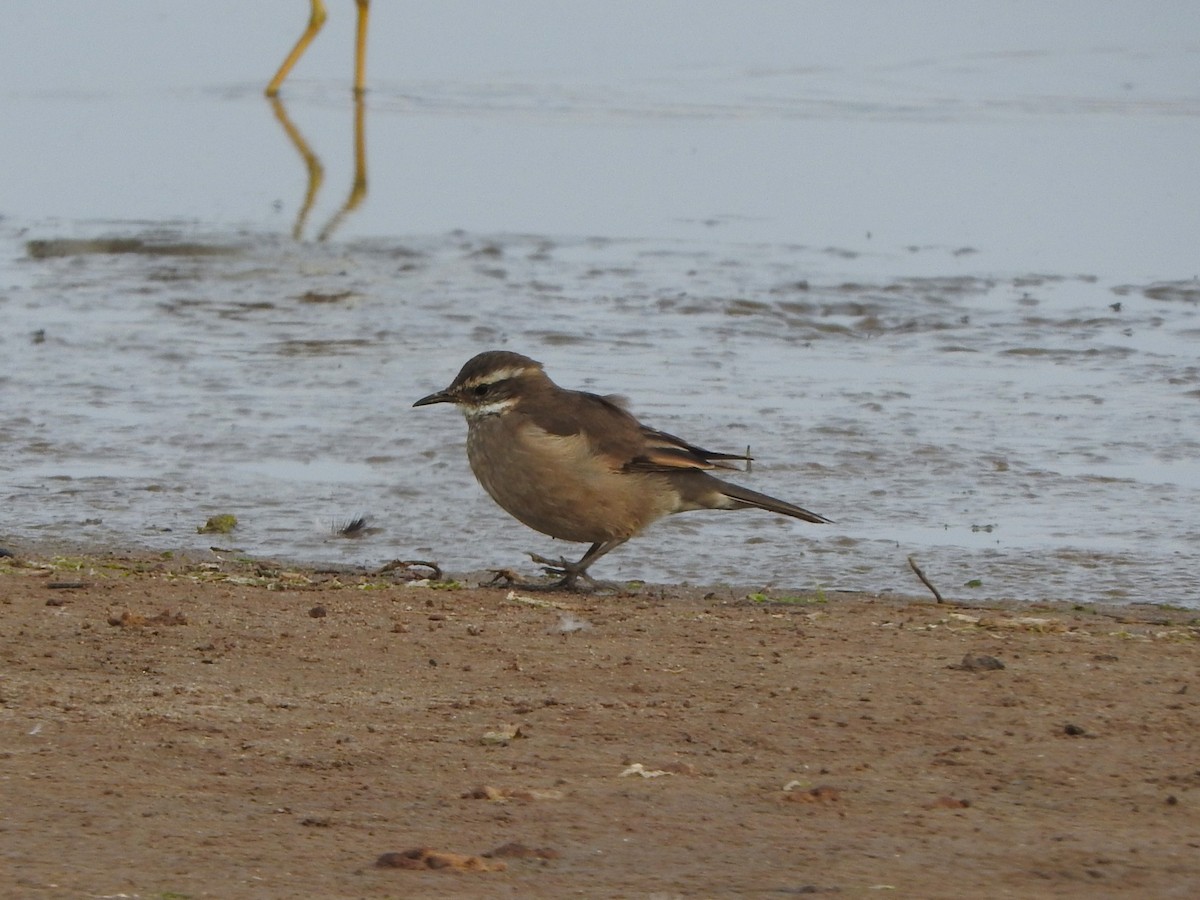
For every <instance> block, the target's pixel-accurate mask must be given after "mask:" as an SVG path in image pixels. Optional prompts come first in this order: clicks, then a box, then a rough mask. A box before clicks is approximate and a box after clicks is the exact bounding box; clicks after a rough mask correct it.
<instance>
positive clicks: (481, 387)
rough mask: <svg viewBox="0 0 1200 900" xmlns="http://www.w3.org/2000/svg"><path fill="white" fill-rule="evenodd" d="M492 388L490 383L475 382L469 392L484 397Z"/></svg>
mask: <svg viewBox="0 0 1200 900" xmlns="http://www.w3.org/2000/svg"><path fill="white" fill-rule="evenodd" d="M491 389H492V386H491V385H490V384H477V385H475V387H473V388H472V389H471V393H472V394H474V395H475V396H476V397H486V396H487V392H488V391H490V390H491Z"/></svg>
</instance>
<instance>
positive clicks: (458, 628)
mask: <svg viewBox="0 0 1200 900" xmlns="http://www.w3.org/2000/svg"><path fill="white" fill-rule="evenodd" d="M415 574H420V573H418V572H415V571H412V570H409V569H404V568H401V569H397V570H394V571H392V572H390V573H387V574H385V575H377V574H376V575H367V574H355V573H354V572H352V571H341V572H331V571H317V570H313V569H302V568H297V567H287V566H281V565H277V564H273V563H270V562H266V561H258V562H241V563H233V562H228V561H222V560H220V559H218V558H216V557H210V558H208V559H204V560H191V561H187V560H183V559H180V558H163V557H162V556H157V555H156V556H148V555H141V556H132V557H131V556H118V555H105V556H94V557H89V558H81V557H72V558H66V557H59V558H49V557H26V558H22V559H7V560H0V621H2V622H3V628H0V669H2V671H3V675H2V676H0V729H2V730H0V735H2V737H0V756H2V757H3V762H4V777H3V784H4V796H5V803H4V808H3V811H2V813H0V831H2V832H3V835H4V840H3V842H2V849H0V857H2V858H3V863H4V868H5V871H6V880H7V882H8V883H9V885H10V889H11V890H13V891H15V892H17V893H18V894H19V895H20V896H25V897H41V896H45V897H61V896H110V895H116V894H124V895H126V896H141V897H151V896H154V897H157V896H177V897H237V896H287V895H293V896H294V895H299V894H303V895H308V896H314V895H320V896H326V897H394V896H418V895H419V896H430V897H484V896H487V897H494V896H569V895H575V896H596V897H600V896H604V897H612V896H647V895H657V896H698V897H702V896H721V895H742V894H753V895H763V896H777V895H778V896H790V895H794V894H802V893H803V894H807V893H814V894H825V893H828V894H831V895H858V894H865V893H868V892H873V891H874V890H889V891H892V890H894V891H895V892H897V895H903V896H921V897H956V896H1007V895H1011V896H1067V895H1079V894H1084V893H1092V892H1096V893H1100V894H1103V895H1104V896H1130V897H1135V896H1136V897H1143V896H1190V895H1193V894H1195V893H1196V891H1197V890H1200V853H1198V852H1197V851H1198V850H1200V845H1198V835H1200V812H1198V811H1197V804H1198V802H1200V799H1198V798H1200V790H1198V789H1200V774H1198V772H1197V768H1196V759H1197V758H1198V756H1200V753H1198V751H1200V747H1198V746H1197V741H1198V738H1197V735H1198V734H1200V727H1198V726H1200V705H1198V701H1197V691H1198V690H1200V687H1198V686H1197V685H1196V684H1195V683H1194V682H1195V680H1196V671H1197V667H1196V660H1197V637H1200V623H1198V622H1197V620H1196V618H1195V613H1194V612H1189V611H1181V610H1171V609H1166V608H1159V607H1151V606H1140V605H1133V606H1123V607H1119V608H1118V607H1096V606H1089V605H1084V604H1021V605H1000V604H997V605H975V606H963V605H953V604H940V605H939V604H935V603H934V602H933V601H932V600H931V599H930V598H928V597H919V596H913V597H896V596H891V597H884V596H879V595H871V594H857V595H854V594H838V595H828V596H823V597H822V596H815V595H813V594H812V593H810V592H805V591H795V592H792V591H784V590H779V591H771V592H766V593H762V592H754V593H751V594H747V593H745V592H743V591H735V590H733V589H731V588H728V587H717V588H699V587H692V588H676V587H645V586H644V587H641V588H638V589H636V590H624V591H618V592H613V593H611V594H607V595H602V596H580V595H553V594H551V595H541V594H539V595H537V596H534V597H528V596H524V595H521V594H520V593H515V592H511V591H509V590H506V589H495V588H488V589H481V588H475V587H470V586H466V585H464V584H450V583H444V582H443V583H437V582H434V583H430V582H428V581H424V580H418V581H411V582H410V581H406V580H405V579H406V577H407V576H411V575H415ZM425 574H427V573H425Z"/></svg>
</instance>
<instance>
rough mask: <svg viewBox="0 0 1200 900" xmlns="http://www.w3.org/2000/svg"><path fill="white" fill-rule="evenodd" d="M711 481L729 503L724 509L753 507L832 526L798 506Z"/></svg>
mask: <svg viewBox="0 0 1200 900" xmlns="http://www.w3.org/2000/svg"><path fill="white" fill-rule="evenodd" d="M713 481H715V482H717V483H718V484H719V485H720V487H718V488H717V490H718V491H719V492H720V493H721V496H722V497H723V498H724V499H726V500H728V501H729V502H728V504H727V505H726V504H722V506H724V507H725V509H745V508H746V507H747V506H753V507H757V508H758V509H765V510H767V511H768V512H773V513H780V514H781V515H785V516H792V517H793V518H796V519H803V520H804V521H805V522H817V523H823V524H827V525H832V524H833V520H832V519H827V518H825V517H824V516H819V515H817V514H816V513H815V512H809V511H808V510H807V509H802V508H801V507H799V506H796V505H794V504H792V503H788V502H787V501H786V500H777V499H775V498H774V497H768V496H767V495H766V494H760V493H759V492H758V491H752V490H750V489H749V488H744V487H741V486H740V485H736V484H730V483H729V482H728V481H721V479H719V478H714V479H713Z"/></svg>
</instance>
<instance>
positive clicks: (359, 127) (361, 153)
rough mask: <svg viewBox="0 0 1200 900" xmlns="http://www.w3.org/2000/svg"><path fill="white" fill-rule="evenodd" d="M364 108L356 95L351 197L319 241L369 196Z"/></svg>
mask: <svg viewBox="0 0 1200 900" xmlns="http://www.w3.org/2000/svg"><path fill="white" fill-rule="evenodd" d="M364 5H365V4H364ZM364 106H365V104H364V103H363V96H362V94H355V95H354V183H353V184H352V185H351V186H350V195H349V196H348V197H347V198H346V202H345V203H343V204H342V208H341V209H339V210H338V211H337V212H336V213H334V215H333V218H331V219H330V220H329V224H327V225H326V226H325V227H324V228H322V229H321V233H320V234H319V235H317V240H318V241H326V240H329V237H330V235H332V234H333V233H334V231H336V230H337V229H338V227H339V226H340V225H341V224H342V220H343V219H344V218H346V216H347V215H348V214H349V213H351V212H353V211H354V210H355V209H357V208H358V205H359V204H360V203H362V202H363V198H365V197H366V196H367V141H366V136H365V134H364V132H365V125H366V113H365V111H364Z"/></svg>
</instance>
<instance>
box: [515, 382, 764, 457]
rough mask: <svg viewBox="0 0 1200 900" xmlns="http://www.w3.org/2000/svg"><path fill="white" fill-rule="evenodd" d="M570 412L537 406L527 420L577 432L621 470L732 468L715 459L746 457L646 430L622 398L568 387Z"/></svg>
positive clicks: (562, 432)
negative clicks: (571, 397) (571, 389)
mask: <svg viewBox="0 0 1200 900" xmlns="http://www.w3.org/2000/svg"><path fill="white" fill-rule="evenodd" d="M571 393H572V394H573V395H574V397H575V402H574V403H572V404H570V406H569V407H568V408H570V409H571V414H570V415H565V414H563V411H562V410H558V411H557V412H558V414H557V415H556V414H555V411H551V410H547V409H544V408H543V409H540V410H538V412H537V413H536V414H533V418H534V419H535V421H536V424H537V425H538V426H539V427H541V428H543V429H544V430H546V431H548V432H550V433H551V434H556V435H560V436H566V435H570V434H583V435H585V436H586V437H587V439H588V441H589V442H590V443H591V444H592V446H593V447H595V449H596V450H598V451H599V452H600V453H602V454H604V455H605V456H607V457H608V458H609V459H610V460H611V461H612V463H613V465H614V466H616V467H617V468H620V469H622V470H623V471H626V472H678V471H680V470H681V469H695V470H707V469H736V466H730V465H727V464H725V463H723V462H720V460H727V459H740V460H749V459H750V457H749V456H748V455H746V454H744V453H716V452H714V451H712V450H705V449H704V448H703V447H697V446H696V445H695V444H689V443H688V442H687V441H685V440H683V439H682V438H677V437H675V435H673V434H667V433H666V432H665V431H658V430H656V429H654V428H648V427H646V426H645V425H642V424H641V423H640V422H638V420H637V419H635V418H634V417H633V416H632V415H631V414H630V413H629V412H628V411H627V410H626V409H625V407H624V398H622V397H615V396H613V397H601V396H600V395H598V394H590V393H587V392H585V391H572V392H571Z"/></svg>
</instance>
